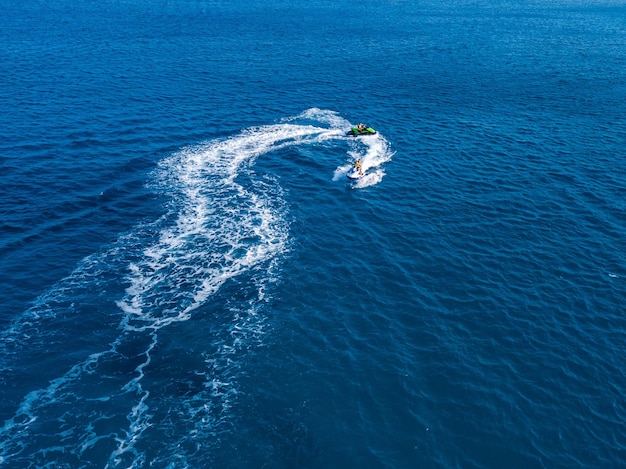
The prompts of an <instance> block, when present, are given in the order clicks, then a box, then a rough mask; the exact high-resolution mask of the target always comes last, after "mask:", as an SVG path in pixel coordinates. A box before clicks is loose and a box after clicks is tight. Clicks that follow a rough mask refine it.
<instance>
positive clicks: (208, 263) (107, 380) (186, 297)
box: [0, 109, 391, 467]
mask: <svg viewBox="0 0 626 469" xmlns="http://www.w3.org/2000/svg"><path fill="white" fill-rule="evenodd" d="M320 122H321V123H323V124H325V125H327V126H328V125H330V128H322V127H318V126H317V124H318V123H320ZM346 127H348V122H347V121H346V120H345V119H343V118H341V117H340V116H339V115H338V114H337V113H335V112H331V111H323V110H319V109H310V110H308V111H305V112H304V113H302V114H301V115H300V116H297V117H296V118H293V119H288V120H286V122H283V123H280V124H275V125H269V126H263V127H255V128H250V129H247V130H244V131H242V132H241V133H240V134H238V135H235V136H233V137H231V138H227V139H223V140H214V141H209V142H207V143H205V144H202V145H197V146H193V147H188V148H184V149H182V150H181V151H179V152H177V153H176V154H174V155H172V156H171V157H169V158H167V159H165V160H164V161H163V162H162V163H161V164H160V165H159V169H158V171H157V172H156V174H155V182H154V186H155V188H156V189H158V190H159V191H160V192H162V193H163V194H164V195H165V196H166V197H167V198H168V199H169V200H170V202H169V204H168V206H167V212H166V214H165V215H164V216H163V217H162V218H160V219H159V220H155V221H154V222H153V223H150V224H146V225H141V226H138V227H136V229H135V230H133V231H132V232H131V233H129V234H128V235H125V236H122V237H120V239H119V240H118V242H117V243H116V245H115V246H114V247H113V248H111V249H109V250H108V251H104V252H102V253H100V254H96V255H94V256H90V257H89V258H86V259H85V260H84V261H83V262H82V263H81V265H80V266H79V267H78V268H77V269H76V270H75V271H74V272H73V273H72V274H71V275H70V276H69V277H68V278H67V279H65V280H63V281H61V282H60V283H59V285H57V286H55V287H54V289H53V290H52V291H51V292H48V293H46V294H44V295H42V297H41V299H40V300H38V301H37V304H36V305H35V306H34V307H33V308H32V309H31V310H29V311H28V312H27V313H25V314H24V315H22V317H21V318H20V319H19V320H17V321H16V322H15V324H13V325H12V326H11V327H10V328H9V330H7V331H4V332H3V333H2V337H1V338H2V339H6V340H2V341H0V342H1V343H0V350H1V351H5V349H6V350H7V351H10V352H11V353H10V355H12V356H17V355H19V353H20V350H28V349H29V345H30V344H31V343H32V340H34V339H33V337H37V335H36V334H37V333H40V330H41V329H44V327H43V326H44V324H45V330H46V332H48V331H50V330H51V329H52V328H57V329H59V330H61V329H62V326H63V318H65V317H68V316H71V315H72V314H73V313H75V306H74V305H75V304H78V303H81V302H83V301H84V300H85V298H89V297H93V292H98V291H105V292H106V290H107V289H110V290H112V291H117V290H118V289H119V283H120V282H121V281H123V282H124V283H125V292H124V294H123V295H121V297H118V298H117V301H116V304H117V307H118V309H117V313H118V314H119V315H120V316H121V319H120V320H119V322H118V323H117V324H118V327H117V330H105V331H104V332H105V334H104V336H105V337H112V340H110V341H108V340H109V339H106V340H107V341H108V342H104V343H100V347H101V348H98V349H95V350H100V351H97V352H94V353H89V355H88V356H87V358H82V359H79V360H77V361H74V362H72V364H71V365H70V366H67V365H66V363H65V362H64V366H62V367H59V368H58V369H61V370H68V371H66V372H63V371H61V372H60V376H58V377H56V378H53V379H51V380H50V381H49V384H48V386H47V387H44V388H43V389H39V390H34V391H29V392H28V393H27V394H26V395H25V397H24V399H23V401H22V403H21V404H20V405H19V406H18V409H17V411H16V413H15V415H14V416H13V417H12V418H10V419H8V420H7V421H6V422H5V425H4V426H3V427H2V428H0V461H1V462H6V461H9V460H13V462H15V463H16V464H19V463H20V461H22V462H23V461H25V459H23V458H28V459H29V461H30V462H31V463H32V464H39V463H41V464H42V465H43V464H53V462H54V460H55V455H59V454H60V455H62V456H58V457H60V458H61V457H63V458H66V457H74V458H75V460H77V461H78V460H80V461H82V462H83V463H85V464H89V459H88V457H87V454H88V453H90V452H94V451H95V450H94V448H95V447H98V448H101V447H110V446H111V442H114V445H115V448H114V449H113V450H112V451H111V452H110V456H109V459H108V463H107V467H122V466H123V467H140V466H143V465H145V464H146V463H148V461H147V460H146V458H147V455H146V454H145V450H144V447H143V445H142V440H150V438H149V437H147V436H146V434H149V432H151V431H152V428H153V426H154V425H155V422H153V415H154V412H156V409H158V407H159V405H162V406H164V407H167V408H169V407H168V406H169V405H170V404H172V405H177V406H179V407H178V408H176V412H180V413H181V414H184V415H185V417H180V420H181V421H182V422H184V424H185V425H188V428H187V430H188V431H187V432H185V431H181V432H174V433H176V434H179V435H184V436H181V437H180V438H186V439H190V440H193V441H203V440H202V438H207V435H215V434H216V433H217V432H219V430H218V427H220V426H222V425H226V424H227V422H228V415H229V409H230V408H231V407H232V406H233V405H235V402H236V399H237V394H238V389H237V378H238V374H239V373H240V371H239V367H240V366H241V365H240V364H238V357H239V355H240V354H241V353H243V352H244V351H245V350H246V349H247V348H249V347H251V346H252V345H254V344H257V343H261V342H262V338H263V334H264V330H265V318H264V316H263V315H262V314H260V310H261V308H262V307H263V305H264V304H265V302H266V301H267V296H266V295H267V286H268V285H269V284H270V283H272V282H274V281H275V278H276V270H277V265H278V260H279V258H280V255H281V254H282V253H284V252H285V251H286V250H287V247H288V223H287V222H286V217H285V214H284V212H285V210H286V208H285V202H284V197H283V194H282V192H281V189H280V187H279V186H278V184H277V183H276V181H275V180H274V179H273V178H271V177H270V176H266V177H265V178H256V177H254V174H253V172H252V171H249V168H250V167H251V166H252V165H253V164H254V162H255V160H256V158H258V157H259V156H262V155H265V154H267V153H269V152H273V151H277V150H280V149H282V148H284V147H286V146H296V145H309V144H316V143H319V142H323V141H326V140H332V139H338V140H342V141H344V140H345V138H346V137H345V134H344V131H345V128H346ZM351 145H353V150H352V151H353V152H354V155H355V156H356V155H357V154H359V155H361V157H362V158H363V160H364V166H365V167H366V168H371V169H375V168H378V166H380V165H381V164H382V163H384V162H385V161H388V159H389V158H390V157H391V154H390V153H389V151H388V149H387V144H386V140H384V138H383V137H382V136H380V135H378V136H375V137H373V138H372V137H369V138H364V139H358V140H357V141H351ZM363 151H364V153H363ZM348 168H349V166H348ZM371 169H370V171H371ZM379 170H380V171H382V169H375V171H379ZM370 174H371V175H374V174H376V172H371V173H370ZM382 174H384V173H382ZM240 176H246V177H245V178H240ZM368 177H370V175H369V174H368ZM381 177H382V176H381ZM242 179H243V180H245V183H244V182H242ZM374 183H375V182H374ZM120 272H125V275H124V276H123V277H122V278H120V276H119V273H120ZM244 274H250V275H245V278H246V282H247V283H248V286H247V287H246V291H247V293H246V296H245V297H242V298H239V297H238V298H236V299H233V300H229V301H228V302H227V303H226V304H227V305H230V304H231V301H232V306H229V308H228V309H227V310H225V311H224V310H220V311H219V313H220V314H221V315H222V316H220V317H219V318H218V321H221V323H220V324H218V326H219V327H216V331H217V332H216V334H218V335H216V336H215V337H207V342H208V344H207V349H206V351H203V352H201V353H202V354H203V355H202V360H201V362H202V363H203V364H204V368H202V369H199V370H196V371H195V375H197V376H199V379H202V380H203V385H202V386H200V388H199V390H196V391H194V393H193V394H192V395H191V396H190V397H189V398H187V399H185V400H184V402H183V403H182V404H181V403H179V402H178V401H176V400H175V399H174V398H172V399H173V401H172V402H170V401H169V400H165V401H164V399H168V396H161V395H160V389H158V390H157V389H153V388H152V387H151V385H152V383H153V382H158V380H156V379H155V378H154V376H153V375H154V372H155V371H154V370H153V369H152V368H154V359H155V354H156V353H157V351H158V347H157V345H158V344H159V341H160V340H159V339H160V338H161V337H162V336H161V335H160V333H161V331H162V330H163V328H166V327H168V326H172V325H174V324H175V323H181V324H182V323H184V321H188V320H190V319H191V318H193V316H194V312H196V311H197V310H198V309H199V308H200V307H202V306H204V305H207V307H210V302H211V299H212V298H215V297H216V296H219V295H218V294H219V292H220V291H221V290H223V289H224V286H225V285H226V284H227V283H228V282H229V280H231V279H234V278H236V277H243V276H244ZM103 279H104V280H103ZM103 300H104V301H106V302H110V300H111V298H110V296H107V295H106V294H103ZM94 303H95V304H96V305H98V302H97V301H94ZM220 304H221V303H220ZM57 318H58V319H59V320H58V322H55V320H56V319H57ZM109 323H111V321H110V320H107V321H105V324H104V325H103V324H100V327H102V328H104V327H105V326H108V324H109ZM112 323H113V324H115V322H114V321H113V322H112ZM108 327H110V326H108ZM50 334H51V335H53V336H54V334H55V332H51V333H50ZM58 335H59V336H60V337H62V335H61V334H58ZM55 337H56V336H55ZM38 340H39V339H38ZM41 340H43V341H45V338H44V339H41ZM161 341H163V339H162V338H161ZM7 344H8V345H7ZM8 355H9V354H4V356H5V357H7V356H8ZM51 360H52V362H51V363H53V364H54V358H52V359H51ZM4 361H6V363H4ZM4 361H3V362H2V363H0V365H2V369H4V368H7V369H8V368H9V367H10V366H11V362H10V361H9V360H8V359H7V358H5V360H4ZM54 369H56V368H54ZM120 370H125V371H120ZM110 409H117V410H116V411H114V412H112V411H111V410H110ZM120 409H126V411H125V413H124V412H122V413H120V412H119V410H120ZM172 411H173V410H172ZM87 414H89V415H91V417H90V418H89V420H87V421H84V419H85V415H87ZM61 418H62V419H63V422H64V424H65V422H70V421H72V419H73V420H74V421H75V422H81V423H73V424H72V425H73V426H69V427H68V426H66V427H65V428H64V434H63V439H62V441H61V440H59V439H58V438H57V439H55V438H54V437H50V436H49V435H46V434H43V433H42V434H41V435H40V434H38V433H37V432H38V430H37V429H36V427H34V426H33V423H34V422H37V421H39V422H41V421H44V422H45V421H47V420H49V419H61ZM67 425H70V424H69V423H67ZM172 425H174V424H172ZM103 428H104V429H106V430H103ZM59 438H60V437H59ZM196 438H198V440H195V439H196ZM67 442H70V443H67ZM182 443H183V441H182V440H180V441H173V442H172V444H171V448H179V446H181V445H182ZM198 444H200V443H198ZM46 445H49V446H46ZM64 445H68V446H67V447H64ZM69 445H71V447H70V446H69ZM193 446H197V445H196V444H194V445H193ZM164 451H166V450H164ZM172 451H173V450H172ZM96 452H97V451H96ZM176 454H177V457H179V458H181V460H185V459H186V456H185V454H184V452H182V450H179V449H177V450H176ZM159 458H160V456H157V457H156V459H153V460H155V461H157V460H160V459H159ZM167 459H168V458H167V457H164V458H163V460H167ZM92 462H93V461H92ZM94 464H95V465H98V464H102V461H97V462H94Z"/></svg>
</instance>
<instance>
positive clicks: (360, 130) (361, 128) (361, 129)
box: [346, 124, 376, 137]
mask: <svg viewBox="0 0 626 469" xmlns="http://www.w3.org/2000/svg"><path fill="white" fill-rule="evenodd" d="M375 133H376V131H375V130H374V129H372V128H371V127H370V126H368V125H365V124H359V125H358V126H356V127H352V128H351V129H350V130H349V131H348V132H347V134H346V135H352V136H354V137H358V136H359V135H374V134H375Z"/></svg>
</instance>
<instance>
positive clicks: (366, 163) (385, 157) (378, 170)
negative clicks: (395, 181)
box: [333, 133, 395, 189]
mask: <svg viewBox="0 0 626 469" xmlns="http://www.w3.org/2000/svg"><path fill="white" fill-rule="evenodd" d="M348 138H349V139H350V142H351V145H352V149H351V150H350V151H349V152H348V156H349V158H350V162H349V163H347V164H342V165H340V166H338V167H337V168H336V169H335V172H334V174H333V180H335V181H336V180H338V179H341V178H343V177H345V175H346V173H347V172H348V171H350V168H352V165H353V164H354V162H355V161H356V160H359V159H360V160H361V165H362V168H363V172H364V173H365V175H364V176H363V177H361V178H359V179H357V180H355V181H354V182H353V183H352V184H353V185H352V187H354V188H356V189H362V188H364V187H369V186H373V185H375V184H378V183H379V182H380V181H382V179H383V177H384V176H385V171H384V169H383V165H384V164H385V163H387V162H388V161H390V160H391V158H392V157H393V155H394V154H395V153H394V152H392V151H391V150H390V145H389V142H388V141H387V139H386V138H385V137H384V136H383V135H381V134H380V133H376V134H374V135H364V136H360V137H356V138H355V137H348Z"/></svg>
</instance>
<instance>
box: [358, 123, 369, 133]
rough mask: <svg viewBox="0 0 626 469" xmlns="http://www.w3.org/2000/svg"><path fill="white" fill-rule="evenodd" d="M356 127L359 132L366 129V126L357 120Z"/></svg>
mask: <svg viewBox="0 0 626 469" xmlns="http://www.w3.org/2000/svg"><path fill="white" fill-rule="evenodd" d="M356 129H357V130H358V131H359V132H365V130H366V129H367V126H366V125H365V124H364V123H363V122H359V125H357V126H356Z"/></svg>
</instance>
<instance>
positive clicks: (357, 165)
mask: <svg viewBox="0 0 626 469" xmlns="http://www.w3.org/2000/svg"><path fill="white" fill-rule="evenodd" d="M353 167H354V169H356V170H357V171H358V172H359V176H363V164H362V163H361V160H356V163H354V165H353Z"/></svg>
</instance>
